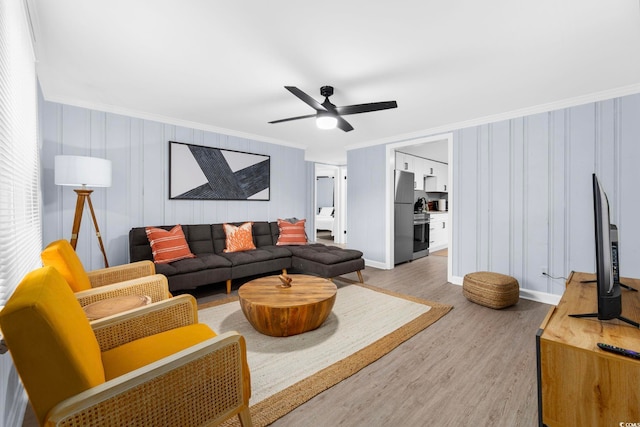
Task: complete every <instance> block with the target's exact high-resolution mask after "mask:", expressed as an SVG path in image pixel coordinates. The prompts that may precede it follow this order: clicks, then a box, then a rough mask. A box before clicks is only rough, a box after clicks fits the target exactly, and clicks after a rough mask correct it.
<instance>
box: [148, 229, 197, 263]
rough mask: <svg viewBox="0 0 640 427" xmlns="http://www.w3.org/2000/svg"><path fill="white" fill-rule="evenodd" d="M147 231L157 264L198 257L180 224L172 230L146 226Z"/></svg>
mask: <svg viewBox="0 0 640 427" xmlns="http://www.w3.org/2000/svg"><path fill="white" fill-rule="evenodd" d="M145 231H146V232H147V238H148V239H149V243H151V252H152V253H153V262H155V263H156V264H168V263H170V262H173V261H178V260H181V259H185V258H195V257H196V256H195V255H194V254H192V253H191V249H189V245H188V244H187V239H185V237H184V233H183V232H182V226H181V225H180V224H178V225H176V226H175V227H173V228H172V229H171V230H170V231H167V230H163V229H162V228H154V227H146V228H145Z"/></svg>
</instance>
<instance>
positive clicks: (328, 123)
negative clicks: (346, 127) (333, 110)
mask: <svg viewBox="0 0 640 427" xmlns="http://www.w3.org/2000/svg"><path fill="white" fill-rule="evenodd" d="M337 124H338V119H336V117H335V116H333V115H331V114H319V115H318V116H317V117H316V126H318V128H320V129H335V127H336V125H337Z"/></svg>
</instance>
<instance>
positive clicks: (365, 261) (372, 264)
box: [364, 258, 393, 270]
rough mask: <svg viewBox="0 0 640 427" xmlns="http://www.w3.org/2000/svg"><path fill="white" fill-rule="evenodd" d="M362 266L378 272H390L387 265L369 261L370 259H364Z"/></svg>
mask: <svg viewBox="0 0 640 427" xmlns="http://www.w3.org/2000/svg"><path fill="white" fill-rule="evenodd" d="M364 265H366V266H367V267H374V268H379V269H380V270H391V268H389V267H388V266H387V264H386V263H384V262H380V261H371V260H370V259H366V258H365V259H364ZM392 268H393V267H392Z"/></svg>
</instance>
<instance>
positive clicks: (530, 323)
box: [23, 256, 550, 427]
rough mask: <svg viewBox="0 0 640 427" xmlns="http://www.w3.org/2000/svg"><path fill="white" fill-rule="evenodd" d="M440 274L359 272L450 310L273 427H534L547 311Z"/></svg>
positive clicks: (436, 266)
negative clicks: (478, 298)
mask: <svg viewBox="0 0 640 427" xmlns="http://www.w3.org/2000/svg"><path fill="white" fill-rule="evenodd" d="M446 269H447V258H446V257H442V256H428V257H425V258H421V259H418V260H416V261H413V262H410V263H406V264H402V265H399V266H397V267H396V268H394V269H393V270H379V269H375V268H369V267H367V268H366V269H365V270H364V272H363V276H364V280H365V282H366V283H368V284H370V285H374V286H379V287H381V288H385V289H389V290H392V291H396V292H401V293H404V294H408V295H414V296H416V297H420V298H424V299H427V300H431V301H435V302H440V303H445V304H451V305H453V306H454V309H453V310H452V311H451V312H449V313H448V314H447V315H445V316H444V317H443V318H442V319H440V320H438V321H437V322H436V323H435V324H433V325H431V326H429V327H428V328H427V329H426V330H424V331H422V332H420V333H419V334H417V335H416V336H414V337H413V338H411V339H409V340H408V341H407V342H405V343H404V344H402V345H400V346H399V347H398V348H396V349H395V350H393V351H392V352H391V353H389V354H387V355H386V356H384V357H382V358H381V359H380V360H378V361H376V362H374V363H372V364H371V365H369V366H367V367H366V368H364V369H362V370H361V371H360V372H358V373H356V374H355V375H353V376H351V377H350V378H347V379H346V380H344V381H342V382H341V383H339V384H337V385H335V386H334V387H332V388H331V389H329V390H327V391H325V392H323V393H321V394H320V395H318V396H316V397H315V398H313V399H311V400H310V401H309V402H307V403H305V404H304V405H302V406H300V407H298V408H296V409H295V410H294V411H292V412H291V413H289V414H287V415H285V416H284V417H282V418H280V419H279V420H277V421H276V422H275V423H273V424H272V426H274V427H285V426H314V427H323V426H327V427H328V426H375V427H378V426H403V427H410V426H437V427H440V426H456V427H461V426H474V427H477V426H505V427H506V426H509V427H516V426H535V425H537V416H538V415H537V392H536V362H535V334H536V331H537V329H538V327H539V326H540V323H541V322H542V320H543V319H544V317H545V315H546V313H547V311H548V309H549V307H550V306H548V305H545V304H540V303H535V302H532V301H528V300H523V299H521V300H520V302H519V303H518V304H517V305H515V306H513V307H510V308H507V309H504V310H492V309H490V308H486V307H482V306H479V305H476V304H473V303H471V302H469V301H467V300H466V299H465V298H464V297H463V296H462V288H461V287H460V286H458V285H453V284H450V283H447V274H446ZM353 276H354V277H351V275H347V276H346V277H348V278H352V279H354V280H357V277H355V274H353ZM233 293H234V294H235V293H237V286H236V284H234V291H233ZM195 295H196V297H197V298H198V301H199V302H206V301H210V300H215V299H219V298H223V297H225V296H226V295H225V294H224V291H223V289H222V288H220V289H219V290H215V291H213V292H212V291H207V290H200V291H198V292H197V293H196V294H195ZM23 426H24V427H27V426H28V427H31V426H35V424H32V423H31V424H23Z"/></svg>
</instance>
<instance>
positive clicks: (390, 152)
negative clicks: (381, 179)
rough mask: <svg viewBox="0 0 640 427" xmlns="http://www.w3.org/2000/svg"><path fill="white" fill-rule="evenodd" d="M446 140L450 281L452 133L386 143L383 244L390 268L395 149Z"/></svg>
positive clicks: (449, 265) (450, 269)
mask: <svg viewBox="0 0 640 427" xmlns="http://www.w3.org/2000/svg"><path fill="white" fill-rule="evenodd" d="M445 139H446V140H447V147H448V158H449V168H448V169H449V170H448V175H449V177H448V182H449V184H448V187H447V188H448V191H447V192H448V193H449V194H448V200H449V210H448V213H447V216H448V219H449V221H448V223H449V256H448V257H447V280H448V281H449V282H450V281H451V279H452V277H453V256H454V253H455V248H454V241H453V236H452V232H451V230H452V228H453V227H452V224H453V210H454V209H455V204H454V203H453V201H454V200H455V198H454V192H455V185H453V172H452V171H453V133H452V132H449V133H444V134H439V135H433V136H428V137H421V138H416V139H410V140H406V141H400V142H395V143H391V144H387V145H386V150H387V179H386V187H387V188H386V193H387V201H386V210H387V218H389V221H387V223H386V226H385V244H386V255H385V264H386V265H385V268H387V269H392V268H393V267H394V265H393V257H394V247H393V246H394V245H393V241H394V237H395V236H394V229H393V224H394V219H395V218H394V210H393V196H394V194H393V193H394V177H393V171H394V169H395V163H396V161H395V160H396V159H395V155H396V149H398V148H401V147H408V146H411V145H417V144H424V143H428V142H435V141H442V140H445Z"/></svg>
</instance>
